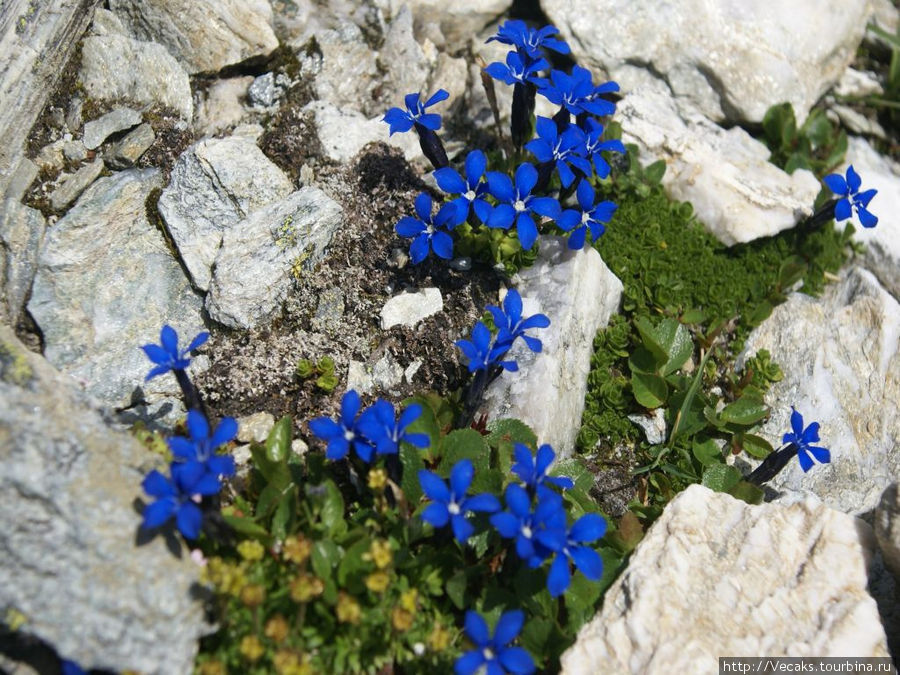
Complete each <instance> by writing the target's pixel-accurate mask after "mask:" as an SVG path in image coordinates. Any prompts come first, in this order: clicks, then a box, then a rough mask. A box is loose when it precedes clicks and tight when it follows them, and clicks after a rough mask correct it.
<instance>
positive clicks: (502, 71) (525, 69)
mask: <svg viewBox="0 0 900 675" xmlns="http://www.w3.org/2000/svg"><path fill="white" fill-rule="evenodd" d="M549 67H550V64H549V63H547V60H546V59H543V58H539V59H537V60H533V59H530V58H528V57H527V56H526V57H524V58H523V57H522V55H521V54H519V53H518V52H507V54H506V65H503V64H502V63H500V62H499V61H494V62H493V63H491V64H490V65H488V66H487V67H485V69H484V72H486V73H487V74H488V75H490V76H491V77H493V78H494V79H495V80H500V81H501V82H505V83H506V84H517V83H518V84H525V83H526V82H531V81H533V80H534V79H535V75H536V74H537V73H538V72H540V71H542V70H546V69H547V68H549Z"/></svg>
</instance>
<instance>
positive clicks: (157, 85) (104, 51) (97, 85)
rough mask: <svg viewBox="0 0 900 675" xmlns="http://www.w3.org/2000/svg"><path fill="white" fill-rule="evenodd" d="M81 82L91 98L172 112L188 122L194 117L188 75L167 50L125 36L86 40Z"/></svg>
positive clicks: (88, 38) (84, 42) (82, 52)
mask: <svg viewBox="0 0 900 675" xmlns="http://www.w3.org/2000/svg"><path fill="white" fill-rule="evenodd" d="M81 59H82V60H81V72H80V74H79V78H80V80H81V82H82V84H83V85H84V89H85V92H86V93H87V95H88V96H90V97H91V98H94V99H99V100H102V101H113V102H117V103H118V102H122V101H131V102H133V103H137V104H139V105H153V104H154V103H159V104H160V105H164V106H167V107H169V108H172V109H173V110H175V111H176V112H178V114H179V115H181V116H182V117H184V119H186V120H190V119H191V118H192V117H193V115H194V100H193V96H192V95H191V83H190V80H189V79H188V75H187V73H186V72H185V71H184V69H183V68H182V67H181V66H180V65H179V64H178V61H176V60H175V59H174V58H173V57H172V55H171V54H169V52H167V51H166V48H165V47H163V46H162V45H158V44H154V43H152V42H142V41H140V40H135V39H132V38H129V37H124V36H122V35H102V36H100V35H92V36H88V37H86V38H85V39H84V41H83V45H82V51H81Z"/></svg>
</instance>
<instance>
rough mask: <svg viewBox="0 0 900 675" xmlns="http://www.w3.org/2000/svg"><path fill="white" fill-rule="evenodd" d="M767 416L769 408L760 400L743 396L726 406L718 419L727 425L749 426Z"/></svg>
mask: <svg viewBox="0 0 900 675" xmlns="http://www.w3.org/2000/svg"><path fill="white" fill-rule="evenodd" d="M768 414H769V408H768V407H767V406H766V404H765V403H763V402H762V399H759V398H757V397H755V396H750V395H744V396H741V397H740V398H739V399H738V400H737V401H734V402H733V403H729V404H728V405H726V406H725V407H724V408H723V409H722V412H721V413H719V417H720V418H721V419H722V420H723V421H724V422H727V423H730V424H739V425H741V426H751V425H753V424H756V423H757V422H759V421H760V420H761V419H763V418H764V417H766V416H767V415H768Z"/></svg>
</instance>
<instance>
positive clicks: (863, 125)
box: [828, 102, 887, 140]
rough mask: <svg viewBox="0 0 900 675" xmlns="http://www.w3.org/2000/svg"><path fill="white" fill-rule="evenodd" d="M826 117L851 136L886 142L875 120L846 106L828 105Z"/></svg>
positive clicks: (883, 131)
mask: <svg viewBox="0 0 900 675" xmlns="http://www.w3.org/2000/svg"><path fill="white" fill-rule="evenodd" d="M828 117H829V119H832V120H835V121H837V122H838V123H839V124H841V125H842V126H843V127H844V128H845V129H846V130H847V131H848V132H850V133H851V134H862V135H864V136H872V137H874V138H878V139H881V140H887V133H886V132H885V130H884V127H882V126H881V125H880V124H879V123H878V121H877V120H874V119H869V118H868V117H866V116H865V115H863V114H862V113H861V112H858V111H856V110H854V109H853V108H851V107H850V106H848V105H840V104H838V103H833V102H832V103H829V104H828Z"/></svg>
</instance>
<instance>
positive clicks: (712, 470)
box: [701, 464, 741, 492]
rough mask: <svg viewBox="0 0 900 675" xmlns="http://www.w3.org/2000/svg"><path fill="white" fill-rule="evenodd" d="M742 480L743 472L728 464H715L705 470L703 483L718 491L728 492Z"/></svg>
mask: <svg viewBox="0 0 900 675" xmlns="http://www.w3.org/2000/svg"><path fill="white" fill-rule="evenodd" d="M739 480H741V472H740V471H738V470H737V469H735V468H734V467H733V466H728V465H727V464H713V465H712V466H710V467H707V468H706V470H705V471H704V472H703V479H702V481H701V482H702V484H703V485H704V486H706V487H708V488H709V489H710V490H715V491H716V492H728V491H729V490H730V489H731V488H733V487H734V486H735V485H737V482H738V481H739Z"/></svg>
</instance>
